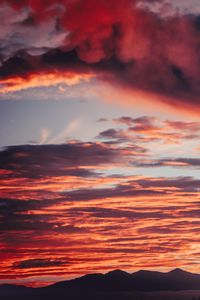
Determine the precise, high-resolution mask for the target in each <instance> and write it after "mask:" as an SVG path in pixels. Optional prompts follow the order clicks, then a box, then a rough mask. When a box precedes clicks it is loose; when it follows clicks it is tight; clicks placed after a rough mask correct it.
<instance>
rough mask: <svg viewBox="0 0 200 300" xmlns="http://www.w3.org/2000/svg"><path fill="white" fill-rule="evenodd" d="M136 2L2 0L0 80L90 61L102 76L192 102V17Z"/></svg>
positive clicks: (197, 73)
mask: <svg viewBox="0 0 200 300" xmlns="http://www.w3.org/2000/svg"><path fill="white" fill-rule="evenodd" d="M143 2H144V1H137V0H123V1H118V2H117V3H116V1H114V0H109V1H106V0H101V1H98V2H96V1H94V0H84V1H83V0H78V1H67V0H60V1H56V0H54V1H48V3H47V2H42V3H41V1H40V2H39V1H37V0H33V1H20V2H18V1H9V0H7V1H6V0H5V1H2V2H1V5H0V16H1V18H0V19H1V30H0V39H1V50H0V58H1V68H0V76H1V78H2V79H1V80H5V83H8V84H10V83H11V84H12V80H13V79H12V78H13V77H12V76H13V75H18V76H22V75H23V76H29V77H30V76H33V75H30V74H31V73H34V72H36V73H37V72H39V73H40V71H41V70H48V71H49V70H52V69H55V68H56V69H57V70H63V69H64V70H69V69H72V70H74V71H75V70H80V69H85V72H86V73H87V70H88V69H90V70H91V69H92V70H93V72H94V73H96V74H99V73H100V74H101V72H102V71H103V76H100V77H101V79H103V80H106V81H109V82H112V83H120V84H121V85H123V86H126V85H128V86H130V87H131V88H137V89H140V90H144V91H147V92H150V91H151V92H154V93H157V94H162V95H167V96H169V99H168V100H166V99H167V98H165V101H168V102H169V103H171V104H172V105H173V104H174V102H176V103H177V102H178V103H179V105H180V106H181V105H182V106H185V105H186V106H187V105H189V106H197V105H198V103H199V100H198V99H199V94H200V90H199V86H200V85H199V78H200V65H199V61H200V59H199V41H200V35H199V28H200V26H199V17H198V16H196V15H194V14H193V15H192V14H187V13H186V14H178V13H177V12H176V11H175V10H174V13H172V14H171V15H170V16H167V17H166V16H164V15H163V14H162V9H161V11H160V12H159V11H158V12H153V10H151V3H152V2H155V1H150V0H149V1H145V3H147V4H149V5H142V3H143ZM160 2H161V3H162V1H160ZM172 12H173V8H172ZM19 66H20V67H19ZM51 72H52V71H51ZM28 74H29V75H28ZM40 76H41V75H40ZM40 76H39V78H38V79H37V81H38V83H39V81H41V79H42V81H43V82H44V85H45V86H46V84H47V83H45V82H46V79H45V78H43V77H42V78H40ZM110 76H111V77H110ZM7 77H8V78H7ZM10 77H11V78H10ZM58 77H59V76H58ZM54 79H55V78H54ZM15 80H16V86H18V88H20V87H21V86H22V87H23V86H24V85H25V86H28V85H27V84H26V82H27V80H26V79H23V78H18V77H17V78H15ZM58 80H59V79H58ZM24 81H25V82H24ZM47 81H48V80H47ZM53 82H54V80H53ZM32 84H33V82H32ZM30 86H31V83H30ZM2 90H3V91H4V92H7V91H13V90H16V88H12V87H10V88H8V89H6V88H4V87H3V88H2Z"/></svg>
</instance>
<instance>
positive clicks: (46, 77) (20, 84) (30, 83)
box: [0, 71, 94, 94]
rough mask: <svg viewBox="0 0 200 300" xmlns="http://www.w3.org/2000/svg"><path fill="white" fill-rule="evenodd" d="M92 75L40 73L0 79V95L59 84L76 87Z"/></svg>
mask: <svg viewBox="0 0 200 300" xmlns="http://www.w3.org/2000/svg"><path fill="white" fill-rule="evenodd" d="M93 77H94V75H93V74H90V73H82V74H78V73H73V72H64V71H63V72H58V71H51V72H42V73H32V74H29V75H28V76H25V77H20V76H14V77H9V78H6V79H0V87H1V88H0V94H5V93H12V92H17V91H21V90H26V89H30V88H38V87H50V86H56V85H59V84H65V85H68V86H71V85H77V84H79V83H80V82H82V81H88V80H90V79H91V78H93Z"/></svg>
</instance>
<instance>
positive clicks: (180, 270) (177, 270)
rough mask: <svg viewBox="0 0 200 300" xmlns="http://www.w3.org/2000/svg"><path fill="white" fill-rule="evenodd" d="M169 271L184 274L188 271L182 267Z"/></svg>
mask: <svg viewBox="0 0 200 300" xmlns="http://www.w3.org/2000/svg"><path fill="white" fill-rule="evenodd" d="M169 273H171V274H183V273H187V272H186V271H184V270H182V269H180V268H175V269H173V270H171V271H170V272H169Z"/></svg>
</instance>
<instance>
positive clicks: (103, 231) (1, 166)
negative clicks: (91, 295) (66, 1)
mask: <svg viewBox="0 0 200 300" xmlns="http://www.w3.org/2000/svg"><path fill="white" fill-rule="evenodd" d="M102 120H103V121H104V122H105V123H106V122H108V120H106V119H105V118H102V119H101V121H102ZM111 124H113V127H112V128H110V129H107V130H105V131H103V132H100V133H99V134H98V137H97V138H96V139H95V141H92V142H91V141H78V140H73V141H68V142H66V143H65V144H56V145H52V144H43V145H41V144H38V145H19V146H9V147H7V148H5V149H2V150H1V152H0V180H1V186H0V247H1V257H2V266H1V273H0V283H2V282H4V283H5V282H13V281H15V282H16V280H17V282H18V283H19V282H21V283H24V282H26V283H29V284H31V285H45V284H48V283H50V282H53V281H58V280H61V279H64V278H70V277H73V276H78V275H82V274H84V273H86V270H87V273H88V272H99V271H101V272H105V271H107V270H110V269H113V268H122V269H125V270H128V271H134V270H137V269H141V268H143V269H144V268H145V269H149V268H154V269H160V268H165V269H166V270H168V269H171V268H174V267H183V268H185V269H188V270H190V271H196V272H197V271H198V262H199V242H200V240H199V231H200V222H199V200H200V199H199V190H200V179H199V176H196V177H195V174H196V175H198V171H197V172H196V173H195V168H199V165H200V164H199V159H198V156H197V157H196V158H195V156H194V154H195V151H199V150H195V146H196V143H197V144H198V142H199V134H200V124H199V122H183V121H182V122H178V121H168V120H159V119H156V118H153V117H147V116H141V117H138V118H131V117H128V116H122V117H120V118H115V119H113V120H112V123H111ZM191 134H192V136H191ZM173 135H174V136H175V137H176V138H175V139H172V136H173ZM188 135H189V137H188ZM169 137H170V138H169ZM188 141H189V142H190V143H191V144H189V149H190V153H189V154H188V150H187V148H184V147H186V145H187V143H188ZM163 145H164V147H162V146H163ZM166 145H167V147H168V148H167V150H166ZM174 145H175V146H174ZM192 146H193V147H194V148H192ZM171 147H172V149H173V152H172V153H171V151H170V149H171ZM174 147H175V148H174ZM180 151H182V152H181V153H182V155H183V158H180ZM166 154H167V155H166ZM164 156H165V158H163V157H164ZM167 156H168V157H167ZM143 167H145V171H142V175H139V174H138V172H140V171H141V168H143ZM168 168H171V169H170V175H171V174H172V173H171V172H174V173H175V174H177V172H178V171H179V169H181V170H182V171H184V176H183V175H174V176H173V177H169V176H167V174H168V171H167V170H166V169H168ZM163 169H164V171H163ZM147 170H148V171H147ZM149 170H150V171H149ZM156 170H159V171H158V173H156ZM190 170H191V174H192V175H189V174H190V173H189V171H190ZM182 171H181V173H182ZM145 172H149V174H151V175H145ZM156 174H157V175H156ZM162 174H163V175H162ZM30 237H31V238H30ZM41 274H42V276H41ZM16 278H17V279H16Z"/></svg>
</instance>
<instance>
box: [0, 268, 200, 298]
mask: <svg viewBox="0 0 200 300" xmlns="http://www.w3.org/2000/svg"><path fill="white" fill-rule="evenodd" d="M187 290H199V291H200V275H199V274H193V273H189V272H185V271H183V270H181V269H175V270H172V271H170V272H168V273H162V272H155V271H144V270H141V271H138V272H135V273H132V274H130V273H127V272H124V271H121V270H115V271H111V272H109V273H107V274H100V273H97V274H89V275H85V276H82V277H80V278H76V279H73V280H68V281H62V282H58V283H55V284H53V285H50V286H47V287H43V288H37V289H33V288H28V287H23V286H16V285H1V286H0V299H28V300H32V299H56V300H60V299H69V300H72V299H82V300H84V299H94V298H95V299H111V298H112V299H117V300H118V299H129V298H126V297H125V296H124V295H126V296H127V295H129V294H130V293H132V292H158V291H187ZM122 294H123V296H121V297H120V295H122ZM111 295H112V297H110V296H111ZM114 295H115V296H114ZM113 296H114V298H113ZM199 296H200V292H199ZM141 299H142V298H141ZM198 299H200V298H198Z"/></svg>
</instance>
